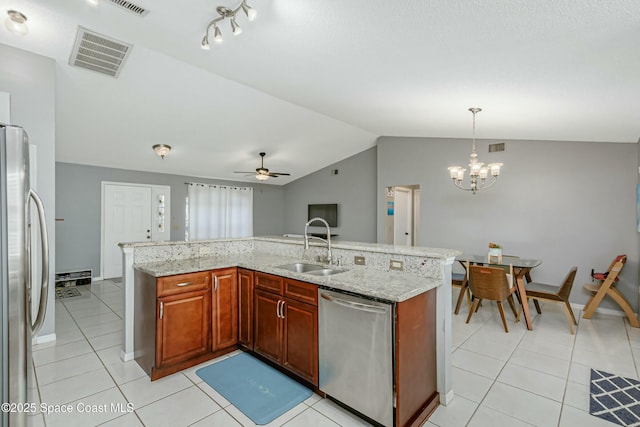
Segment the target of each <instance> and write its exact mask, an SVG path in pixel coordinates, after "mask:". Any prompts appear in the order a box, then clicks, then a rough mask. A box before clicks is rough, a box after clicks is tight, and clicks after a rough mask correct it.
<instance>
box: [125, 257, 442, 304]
mask: <svg viewBox="0 0 640 427" xmlns="http://www.w3.org/2000/svg"><path fill="white" fill-rule="evenodd" d="M295 262H301V260H300V259H299V258H289V257H284V256H278V255H271V254H266V253H255V252H254V253H251V254H238V255H223V256H216V257H207V258H191V259H186V260H175V261H161V262H150V263H142V264H134V266H133V267H134V268H135V269H136V270H139V271H141V272H144V273H147V274H150V275H152V276H154V277H163V276H172V275H175V274H184V273H193V272H197V271H206V270H215V269H218V268H225V267H241V268H246V269H249V270H255V271H261V272H263V273H269V274H275V275H278V276H282V277H287V278H290V279H296V280H300V281H304V282H308V283H314V284H316V285H319V286H320V287H322V288H326V289H334V290H338V291H346V292H351V293H355V294H359V295H363V296H365V297H369V298H374V299H378V300H383V301H388V302H401V301H405V300H408V299H410V298H413V297H414V296H416V295H419V294H422V293H424V292H426V291H428V290H431V289H433V288H436V287H438V286H440V285H442V283H443V282H442V280H441V279H433V278H429V277H420V276H418V275H415V274H411V273H407V272H401V271H389V272H386V271H378V270H374V269H371V268H367V267H363V266H349V267H346V268H344V267H333V268H337V269H345V270H346V271H345V272H343V273H339V274H334V275H331V276H315V275H312V274H305V273H295V272H292V271H288V270H285V269H281V268H277V266H279V265H285V264H292V263H295Z"/></svg>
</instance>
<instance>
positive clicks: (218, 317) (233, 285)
mask: <svg viewBox="0 0 640 427" xmlns="http://www.w3.org/2000/svg"><path fill="white" fill-rule="evenodd" d="M211 283H212V286H213V290H212V310H211V319H212V323H211V325H212V329H213V337H212V340H213V351H216V350H221V349H223V348H227V347H230V346H232V345H235V344H236V343H237V342H238V273H237V269H236V268H226V269H223V270H214V271H212V272H211Z"/></svg>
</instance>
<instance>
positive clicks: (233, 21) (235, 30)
mask: <svg viewBox="0 0 640 427" xmlns="http://www.w3.org/2000/svg"><path fill="white" fill-rule="evenodd" d="M231 29H232V30H233V35H234V36H239V35H240V34H242V28H240V25H238V23H237V22H236V18H235V17H233V18H231Z"/></svg>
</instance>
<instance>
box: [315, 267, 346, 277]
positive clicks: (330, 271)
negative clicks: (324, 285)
mask: <svg viewBox="0 0 640 427" xmlns="http://www.w3.org/2000/svg"><path fill="white" fill-rule="evenodd" d="M345 271H347V270H338V269H337V268H323V269H321V270H313V271H307V273H308V274H313V275H314V276H332V275H334V274H338V273H344V272H345Z"/></svg>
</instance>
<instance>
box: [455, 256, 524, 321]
mask: <svg viewBox="0 0 640 427" xmlns="http://www.w3.org/2000/svg"><path fill="white" fill-rule="evenodd" d="M510 270H511V272H512V273H513V267H511V269H510ZM468 271H469V287H470V288H471V294H472V295H473V297H474V300H473V306H472V307H471V310H469V316H468V317H467V323H469V321H470V320H471V316H473V313H475V312H476V310H477V309H478V306H479V304H480V302H481V301H482V300H483V299H486V300H491V301H495V302H496V303H497V304H498V310H499V311H500V317H501V318H502V325H503V326H504V331H505V332H509V328H508V326H507V319H506V318H505V315H504V309H503V307H502V302H503V301H504V300H507V302H508V303H509V306H510V307H511V311H513V315H514V316H515V317H517V313H516V307H515V305H514V303H513V293H514V292H515V290H516V287H515V286H512V284H511V283H509V279H508V278H507V273H506V272H505V271H504V269H502V268H500V267H485V266H481V265H471V266H469V270H468ZM511 277H513V274H511Z"/></svg>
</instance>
